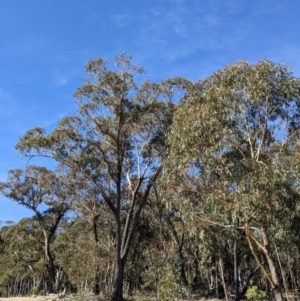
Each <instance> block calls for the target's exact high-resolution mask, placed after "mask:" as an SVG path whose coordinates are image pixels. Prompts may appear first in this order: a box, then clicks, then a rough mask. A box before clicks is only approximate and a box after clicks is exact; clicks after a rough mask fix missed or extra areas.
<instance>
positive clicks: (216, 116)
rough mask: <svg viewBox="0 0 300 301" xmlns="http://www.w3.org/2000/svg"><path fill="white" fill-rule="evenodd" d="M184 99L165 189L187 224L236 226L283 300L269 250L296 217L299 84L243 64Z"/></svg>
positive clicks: (284, 72) (269, 66)
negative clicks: (172, 195)
mask: <svg viewBox="0 0 300 301" xmlns="http://www.w3.org/2000/svg"><path fill="white" fill-rule="evenodd" d="M187 95H188V97H186V98H185V99H184V100H183V101H182V103H181V104H180V106H179V108H178V109H177V111H176V114H175V116H174V122H173V125H172V129H171V131H170V135H169V138H168V139H169V143H170V145H171V150H170V153H169V158H168V162H169V163H168V168H167V172H166V173H165V175H166V176H167V178H168V179H167V180H168V185H167V187H169V188H171V189H172V190H173V191H174V193H175V194H176V195H177V196H178V199H179V200H180V204H179V206H180V207H181V208H182V209H185V210H186V212H187V214H185V219H186V220H189V221H196V220H197V221H198V222H200V221H202V222H204V221H206V222H209V223H211V222H212V221H214V222H219V223H220V224H226V223H228V224H231V225H232V224H233V222H234V221H236V220H237V219H239V220H240V223H241V224H242V225H243V229H244V231H245V237H246V239H247V242H248V244H249V247H250V249H251V251H252V253H253V256H254V258H255V260H256V261H257V264H258V265H259V266H260V268H261V269H262V271H263V273H264V275H265V276H266V278H267V279H268V280H269V282H270V284H271V286H272V288H273V291H274V293H275V297H276V300H278V301H279V300H282V294H281V289H280V281H279V277H278V272H277V269H276V264H275V261H274V259H273V256H272V253H271V244H273V242H274V240H275V239H277V238H278V236H279V235H280V234H281V235H286V234H287V233H288V232H289V229H290V224H291V222H292V220H293V219H294V218H295V217H296V215H297V214H298V213H297V210H299V171H298V168H299V167H298V166H297V162H296V159H295V158H296V157H297V153H298V151H299V120H300V119H299V116H300V80H299V79H297V78H295V77H294V76H293V74H292V72H291V70H290V69H289V68H287V67H286V66H284V65H280V64H274V63H272V62H270V61H260V62H258V63H257V64H255V65H253V64H250V63H247V62H243V61H241V62H238V63H237V64H233V65H229V66H228V67H226V68H224V69H223V70H221V71H218V72H216V73H214V74H213V75H212V76H210V77H208V78H207V79H204V80H201V81H200V82H199V83H197V84H195V85H194V86H193V87H191V88H190V89H189V91H188V94H187ZM197 207H198V209H197ZM190 208H193V210H192V211H191V210H189V209H190ZM256 248H259V249H260V250H261V251H262V252H263V253H264V255H265V256H266V259H267V263H268V268H269V272H270V275H269V272H268V271H267V269H266V267H265V266H264V264H263V263H262V262H261V261H260V259H259V256H258V254H257V249H256Z"/></svg>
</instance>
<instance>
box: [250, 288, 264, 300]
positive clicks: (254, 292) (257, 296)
mask: <svg viewBox="0 0 300 301" xmlns="http://www.w3.org/2000/svg"><path fill="white" fill-rule="evenodd" d="M246 297H247V300H265V299H266V298H267V293H266V292H265V291H262V290H259V289H258V288H257V286H256V285H253V286H251V287H250V288H249V289H248V290H247V293H246Z"/></svg>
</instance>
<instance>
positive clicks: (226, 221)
mask: <svg viewBox="0 0 300 301" xmlns="http://www.w3.org/2000/svg"><path fill="white" fill-rule="evenodd" d="M115 66H116V67H114V68H112V69H109V68H108V67H107V62H106V61H105V60H104V59H102V58H100V59H97V60H92V61H90V62H89V63H88V64H87V66H86V71H87V73H88V78H87V80H86V81H85V83H84V84H83V86H82V87H79V88H78V89H77V91H76V92H75V94H74V96H75V98H76V104H77V106H78V114H77V115H76V116H67V117H64V118H63V119H62V120H61V121H60V122H59V124H58V125H57V127H56V128H55V129H54V130H53V131H52V132H50V133H47V132H46V130H45V129H43V128H40V127H36V128H34V129H31V130H29V131H28V132H27V133H26V134H25V135H24V136H23V137H21V138H20V139H19V141H18V143H17V145H16V149H17V150H18V151H19V152H20V154H21V155H22V156H25V157H28V164H27V167H26V168H25V169H23V170H22V169H15V170H10V171H9V172H8V179H7V181H6V182H2V183H0V192H1V194H2V195H4V196H5V197H7V198H9V199H11V200H12V201H14V202H16V203H18V204H19V205H22V206H25V207H27V208H28V209H30V210H31V211H32V217H31V218H24V219H22V220H20V221H19V222H17V223H15V222H12V221H3V222H2V224H1V229H0V296H2V297H8V296H17V295H30V294H46V293H53V292H54V293H61V292H64V293H74V294H75V293H76V294H89V293H93V294H95V295H101V296H104V297H106V298H108V299H111V300H118V301H120V300H123V299H124V296H123V295H126V296H133V298H134V295H135V294H137V293H141V292H142V293H143V294H148V295H150V296H152V297H153V298H156V299H157V300H175V299H176V298H178V299H191V298H193V296H197V297H204V298H208V297H213V298H222V299H226V300H236V301H237V300H240V299H242V298H247V299H249V300H258V299H266V298H271V299H276V301H281V300H283V296H284V294H285V296H287V297H288V296H291V295H295V294H297V291H298V290H299V288H300V186H299V180H300V140H299V138H300V80H299V79H298V78H295V77H294V76H293V74H292V72H291V70H290V69H289V68H288V67H286V66H284V65H281V64H274V63H272V62H270V61H267V60H264V61H260V62H258V63H257V64H250V63H247V62H244V61H240V62H238V63H236V64H232V65H229V66H227V67H225V68H224V69H222V70H220V71H217V72H215V73H214V74H212V75H211V76H209V77H208V78H205V79H201V80H199V81H198V82H192V81H190V80H187V79H185V78H183V77H176V78H169V79H166V80H164V81H162V82H160V83H152V82H149V81H146V80H145V81H143V82H142V83H141V84H138V83H136V80H135V79H136V78H141V77H142V74H143V69H142V68H140V67H138V66H135V65H133V64H132V63H131V56H130V55H126V54H121V55H120V56H118V57H117V58H116V62H115ZM37 157H42V158H47V159H49V160H50V161H51V162H52V165H51V166H53V162H55V164H56V165H55V168H53V169H50V168H49V167H48V166H46V167H44V166H37V165H33V163H34V160H35V158H37ZM50 161H49V162H50ZM49 166H50V165H49ZM130 298H132V297H130Z"/></svg>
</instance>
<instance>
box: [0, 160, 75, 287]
mask: <svg viewBox="0 0 300 301" xmlns="http://www.w3.org/2000/svg"><path fill="white" fill-rule="evenodd" d="M0 192H1V193H2V194H3V195H4V196H5V197H7V198H9V199H11V200H12V201H15V202H17V203H18V204H19V205H22V206H24V207H26V208H28V209H30V210H32V211H33V213H34V215H35V218H36V219H37V221H38V223H39V225H40V227H41V230H42V232H43V236H44V255H45V258H46V261H47V269H48V281H49V282H48V287H47V289H48V291H49V292H52V291H53V285H54V283H55V266H54V259H53V256H52V252H51V249H50V244H51V243H52V241H53V239H54V235H55V233H56V230H57V228H58V226H59V222H60V221H61V219H62V218H63V216H64V215H65V214H66V212H67V211H68V209H69V202H68V199H69V193H68V191H67V186H66V185H65V184H64V181H63V178H62V177H59V176H58V175H57V174H55V173H54V172H52V171H50V170H48V169H46V168H45V167H39V166H32V165H31V166H28V167H27V168H26V169H25V170H22V169H15V170H10V171H9V172H8V180H7V182H2V183H0Z"/></svg>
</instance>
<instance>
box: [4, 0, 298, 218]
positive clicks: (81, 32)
mask: <svg viewBox="0 0 300 301" xmlns="http://www.w3.org/2000/svg"><path fill="white" fill-rule="evenodd" d="M299 14H300V2H299V0H285V1H283V0H277V1H276V0H275V1H274V0H201V1H200V0H152V1H148V0H147V1H146V0H127V1H124V0H110V1H100V0H84V1H82V0H51V1H50V0H43V1H41V0H26V1H24V0H1V1H0V181H5V180H6V176H7V171H8V170H9V169H15V168H24V167H25V165H26V162H27V160H26V159H25V158H22V157H21V156H20V155H19V154H18V153H17V152H16V151H15V150H14V146H15V144H16V143H17V140H18V138H19V137H21V136H22V135H23V134H24V133H25V132H26V131H27V130H28V129H30V128H32V127H34V126H37V125H38V126H43V127H46V129H48V130H51V129H53V128H54V126H55V125H56V124H57V122H58V121H59V120H60V118H62V117H63V116H66V115H72V114H76V107H75V104H74V101H73V98H72V94H73V93H74V91H75V89H76V88H77V87H78V86H80V85H81V84H82V79H84V78H85V73H84V66H85V64H86V63H87V62H88V61H89V60H90V59H95V58H98V57H104V58H106V59H107V60H108V61H109V62H112V60H113V58H114V57H115V56H116V55H118V54H119V53H120V52H127V53H132V54H133V57H134V59H133V62H134V63H136V64H138V65H141V66H143V67H144V68H145V70H146V72H147V74H146V77H147V78H148V79H150V80H152V81H160V80H162V79H164V78H166V77H173V76H179V75H181V76H185V77H187V78H189V79H191V80H198V79H199V78H203V77H206V76H208V75H210V74H211V73H212V72H213V71H216V70H218V69H220V68H222V67H224V66H225V65H228V64H230V63H234V62H236V61H237V60H241V59H243V60H247V61H250V62H253V63H254V62H256V61H258V60H259V59H270V60H272V61H274V62H280V63H284V64H286V65H288V66H289V67H291V68H292V69H293V70H294V74H295V75H296V76H298V77H299V76H300V59H299V58H300V18H299ZM31 215H32V214H31V212H30V211H27V210H25V209H24V208H22V207H20V206H18V205H16V204H15V203H13V202H11V201H9V200H7V199H5V198H3V197H1V196H0V221H6V220H15V221H17V220H19V219H20V218H22V217H25V216H31Z"/></svg>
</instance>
